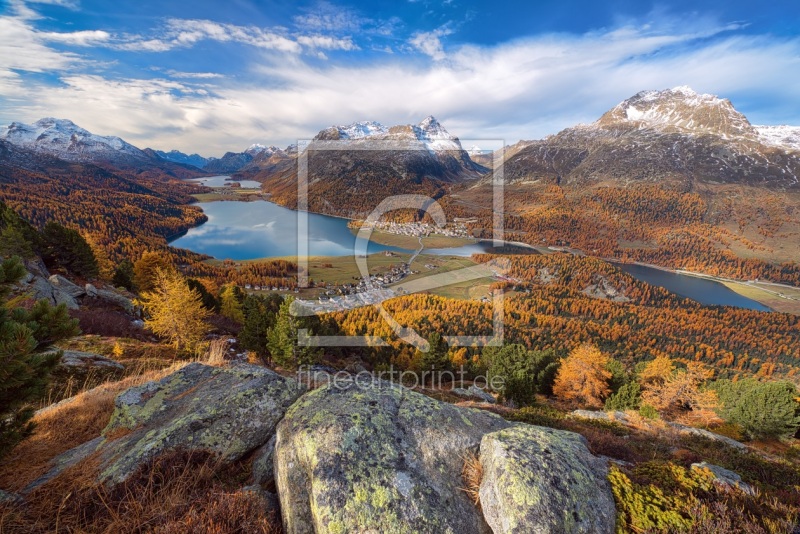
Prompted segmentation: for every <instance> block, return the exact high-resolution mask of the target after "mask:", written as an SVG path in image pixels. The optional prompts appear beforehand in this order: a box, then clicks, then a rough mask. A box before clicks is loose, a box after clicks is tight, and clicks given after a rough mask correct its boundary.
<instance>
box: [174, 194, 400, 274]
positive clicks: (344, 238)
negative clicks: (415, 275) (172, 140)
mask: <svg viewBox="0 0 800 534" xmlns="http://www.w3.org/2000/svg"><path fill="white" fill-rule="evenodd" d="M198 205H199V206H200V207H201V208H203V211H204V212H205V214H206V215H207V216H208V222H206V223H204V224H202V225H200V226H198V227H196V228H192V229H190V230H189V231H188V232H187V233H186V234H185V235H183V236H182V237H180V238H178V239H176V240H175V241H173V242H172V243H170V244H171V245H172V246H175V247H180V248H187V249H189V250H193V251H194V252H199V253H201V254H208V255H210V256H214V257H215V258H219V259H226V258H230V259H233V260H252V259H256V258H275V257H283V256H296V255H297V212H296V211H294V210H290V209H287V208H284V207H281V206H278V205H277V204H273V203H271V202H267V201H265V200H257V201H253V202H201V203H199V204H198ZM347 222H348V221H347V219H340V218H336V217H329V216H327V215H318V214H316V213H309V214H308V254H309V256H347V255H352V254H353V249H354V246H355V240H356V236H355V235H354V234H353V233H352V232H351V231H350V229H349V228H348V227H347ZM385 250H393V251H398V252H402V251H403V249H400V248H397V247H389V246H385V245H380V244H378V243H372V242H371V243H370V244H369V248H368V252H369V253H373V252H382V251H385Z"/></svg>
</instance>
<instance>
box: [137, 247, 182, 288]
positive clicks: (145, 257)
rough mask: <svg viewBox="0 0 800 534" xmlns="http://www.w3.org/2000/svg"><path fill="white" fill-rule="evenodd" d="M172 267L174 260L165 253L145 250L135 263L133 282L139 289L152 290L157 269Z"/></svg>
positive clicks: (163, 269)
mask: <svg viewBox="0 0 800 534" xmlns="http://www.w3.org/2000/svg"><path fill="white" fill-rule="evenodd" d="M172 268H173V266H172V261H171V260H170V259H169V258H168V257H167V256H166V255H165V254H162V253H161V252H155V251H153V252H145V253H144V254H142V257H141V258H139V259H138V260H136V263H134V264H133V283H134V284H135V285H136V289H138V290H139V291H150V290H152V289H153V288H154V287H155V280H156V271H158V270H159V269H161V270H162V271H166V270H169V269H172Z"/></svg>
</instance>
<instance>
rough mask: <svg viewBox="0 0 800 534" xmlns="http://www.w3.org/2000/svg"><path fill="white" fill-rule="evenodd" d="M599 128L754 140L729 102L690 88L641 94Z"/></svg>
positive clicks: (602, 120) (608, 116) (608, 115)
mask: <svg viewBox="0 0 800 534" xmlns="http://www.w3.org/2000/svg"><path fill="white" fill-rule="evenodd" d="M595 126H599V127H625V128H629V127H636V128H640V129H641V128H647V129H652V130H659V131H665V132H681V133H688V134H695V135H700V134H709V133H710V134H715V135H720V136H722V137H725V138H735V137H750V138H752V137H755V136H756V132H755V130H754V129H753V127H752V126H751V125H750V122H749V121H748V120H747V118H746V117H745V116H744V115H742V114H741V113H739V112H738V111H737V110H736V109H735V108H734V107H733V105H732V104H731V102H730V101H729V100H727V99H723V98H719V97H717V96H715V95H709V94H701V93H697V92H696V91H694V90H693V89H692V88H691V87H688V86H685V85H683V86H679V87H675V88H673V89H665V90H662V91H653V90H650V91H642V92H640V93H637V94H636V95H634V96H633V97H631V98H629V99H627V100H624V101H622V102H620V103H619V104H618V105H617V106H615V107H614V108H613V109H611V110H610V111H609V112H607V113H606V114H605V115H603V116H602V117H601V118H600V120H598V121H597V122H596V123H595Z"/></svg>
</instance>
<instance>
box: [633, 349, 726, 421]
mask: <svg viewBox="0 0 800 534" xmlns="http://www.w3.org/2000/svg"><path fill="white" fill-rule="evenodd" d="M713 375H714V371H713V370H711V369H709V368H708V367H706V366H705V365H703V364H702V363H700V362H689V363H688V364H687V365H686V369H685V370H684V369H681V370H678V371H675V372H674V373H672V375H671V376H670V377H669V378H667V379H666V380H665V381H664V382H663V383H660V384H659V383H655V382H653V383H650V384H647V385H645V386H643V391H642V401H643V402H645V403H647V404H650V405H652V406H653V407H654V408H655V409H657V410H659V411H661V412H669V411H681V412H691V416H692V418H694V419H698V420H701V421H704V422H709V421H711V420H712V419H714V418H715V414H714V410H715V409H716V408H717V407H718V405H719V402H718V399H717V393H716V391H713V390H710V389H706V388H705V384H706V382H707V381H708V380H709V379H710V378H711V377H712V376H713Z"/></svg>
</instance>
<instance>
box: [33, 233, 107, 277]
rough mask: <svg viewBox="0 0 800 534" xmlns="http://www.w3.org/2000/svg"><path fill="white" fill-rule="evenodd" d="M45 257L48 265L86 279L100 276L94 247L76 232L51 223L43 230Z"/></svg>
mask: <svg viewBox="0 0 800 534" xmlns="http://www.w3.org/2000/svg"><path fill="white" fill-rule="evenodd" d="M42 239H43V242H44V250H43V257H44V260H45V262H46V263H49V264H51V265H57V266H59V267H62V268H64V269H66V270H68V271H70V272H71V273H74V274H77V275H78V276H83V277H84V278H89V279H91V278H96V277H97V276H98V275H99V274H100V268H99V267H98V265H97V258H95V255H94V252H93V251H92V247H91V246H90V245H89V243H88V242H87V241H86V239H84V238H83V236H81V234H79V233H78V232H76V231H75V230H72V229H70V228H66V227H64V226H61V225H60V224H58V223H56V222H53V221H49V222H48V223H47V224H45V225H44V229H43V230H42Z"/></svg>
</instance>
